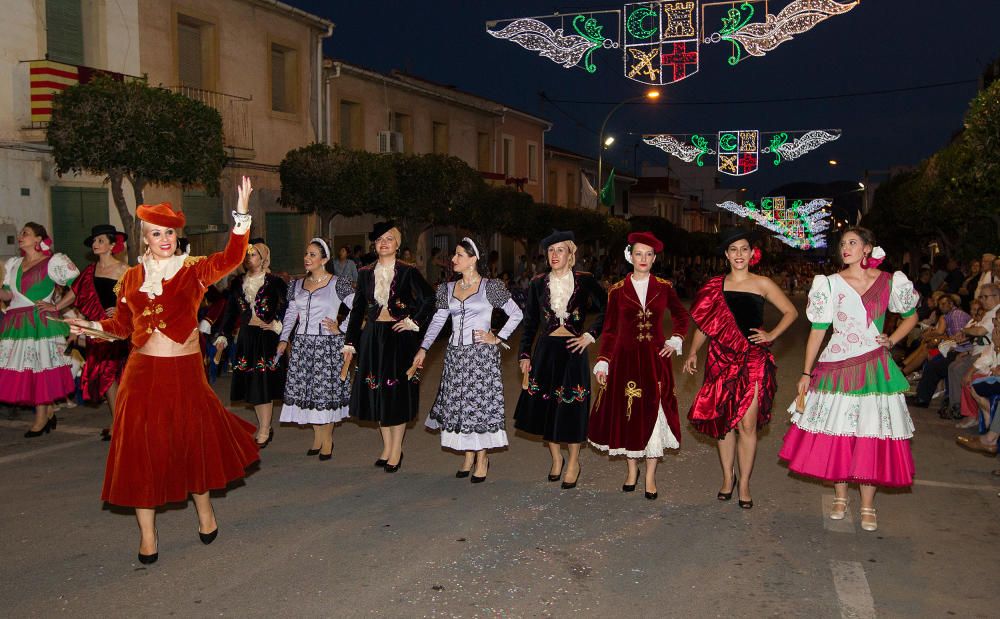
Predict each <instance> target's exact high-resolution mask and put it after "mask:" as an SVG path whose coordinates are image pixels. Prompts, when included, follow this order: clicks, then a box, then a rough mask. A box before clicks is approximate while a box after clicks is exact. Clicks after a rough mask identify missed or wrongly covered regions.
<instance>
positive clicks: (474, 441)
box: [424, 417, 509, 451]
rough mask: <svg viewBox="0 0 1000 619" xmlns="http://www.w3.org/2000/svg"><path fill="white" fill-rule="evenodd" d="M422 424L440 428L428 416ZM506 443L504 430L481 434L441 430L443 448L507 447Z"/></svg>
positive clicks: (433, 428) (464, 449)
mask: <svg viewBox="0 0 1000 619" xmlns="http://www.w3.org/2000/svg"><path fill="white" fill-rule="evenodd" d="M424 425H425V426H426V427H427V428H428V429H431V430H440V429H441V424H439V423H438V422H437V421H435V420H433V419H431V418H430V417H428V418H427V421H425V422H424ZM508 444H509V443H508V442H507V432H506V430H497V431H496V432H484V433H483V434H476V433H475V432H470V433H468V434H463V433H461V432H446V431H443V430H442V431H441V446H442V447H444V448H445V449H453V450H455V451H479V450H481V449H501V448H503V447H507V445H508Z"/></svg>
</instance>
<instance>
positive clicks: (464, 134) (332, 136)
mask: <svg viewBox="0 0 1000 619" xmlns="http://www.w3.org/2000/svg"><path fill="white" fill-rule="evenodd" d="M325 83H326V91H325V97H326V98H327V100H328V104H327V109H328V110H329V114H330V116H329V118H330V120H329V122H328V123H327V125H326V127H327V133H326V135H325V136H324V137H325V141H326V142H327V143H329V144H339V145H341V146H343V147H345V148H351V149H355V150H366V151H369V152H374V153H393V152H396V153H404V154H425V153H439V154H446V155H451V156H454V157H458V158H459V159H462V160H463V161H464V162H465V163H467V164H468V165H469V166H471V167H472V168H474V169H476V170H478V171H479V172H480V173H481V174H483V176H484V178H486V179H487V181H488V182H490V183H493V184H498V185H512V186H514V187H516V188H517V189H519V190H522V191H525V192H526V193H528V194H530V195H531V196H532V198H534V199H535V200H536V201H539V202H541V201H543V196H544V195H545V188H544V184H545V180H544V174H543V161H542V153H543V151H544V148H545V133H546V132H547V131H548V130H549V129H550V128H551V123H549V122H548V121H546V120H544V119H541V118H538V117H535V116H533V115H531V114H527V113H525V112H521V111H519V110H515V109H513V108H510V107H508V106H505V105H503V104H501V103H498V102H495V101H491V100H489V99H485V98H482V97H478V96H476V95H472V94H469V93H466V92H462V91H460V90H458V89H456V88H453V87H450V86H445V85H441V84H437V83H434V82H431V81H427V80H424V79H421V78H418V77H414V76H411V75H406V74H404V73H400V72H391V73H388V74H384V73H379V72H377V71H373V70H371V69H367V68H364V67H361V66H358V65H354V64H349V63H346V62H340V61H332V60H330V61H327V64H326V80H325ZM334 198H335V197H334ZM374 221H375V218H374V217H372V216H361V217H350V218H347V217H335V218H334V219H333V220H332V222H331V229H330V230H328V231H325V232H326V234H327V236H329V237H331V238H332V239H333V241H334V243H335V244H336V245H337V246H342V245H348V246H351V247H353V246H355V245H361V246H362V247H364V248H366V249H367V246H368V240H367V237H366V235H367V233H368V231H369V230H370V229H371V227H372V224H373V223H374ZM455 237H456V234H455V231H454V230H452V229H443V228H438V229H430V230H427V231H425V232H424V233H423V234H421V235H420V238H417V239H404V240H403V245H404V247H406V248H408V249H410V250H411V252H412V254H413V259H414V261H415V262H416V263H417V265H418V266H420V267H422V268H424V269H426V268H428V266H429V260H430V254H431V250H432V248H434V247H437V248H439V249H440V250H441V251H442V252H444V253H445V255H450V252H451V251H452V249H453V248H454V244H455V242H456V241H457V239H456V238H455ZM489 241H490V250H492V251H496V252H497V253H498V257H499V262H500V267H501V268H504V265H507V266H509V265H513V261H514V259H515V258H516V256H517V255H519V253H523V248H521V247H519V245H518V244H517V243H515V242H514V241H512V240H510V239H505V238H503V237H501V236H500V235H493V237H492V238H491V239H489Z"/></svg>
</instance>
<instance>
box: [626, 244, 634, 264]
mask: <svg viewBox="0 0 1000 619" xmlns="http://www.w3.org/2000/svg"><path fill="white" fill-rule="evenodd" d="M625 262H627V263H629V264H635V263H634V262H632V246H631V245H626V246H625Z"/></svg>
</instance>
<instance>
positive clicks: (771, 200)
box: [717, 196, 833, 250]
mask: <svg viewBox="0 0 1000 619" xmlns="http://www.w3.org/2000/svg"><path fill="white" fill-rule="evenodd" d="M717 206H718V207H719V208H721V209H725V210H727V211H729V212H730V213H733V214H734V215H737V216H739V217H743V218H745V219H749V220H751V221H753V222H756V223H757V224H758V225H760V226H761V227H763V228H766V229H767V230H770V231H771V232H773V233H774V236H775V238H777V239H778V240H779V241H781V242H782V243H784V244H785V245H788V246H790V247H794V248H796V249H802V250H809V249H816V248H821V247H826V234H825V231H826V230H828V229H829V227H830V211H829V207H831V206H833V203H832V202H830V201H829V200H826V199H823V198H816V199H814V200H810V201H809V202H805V201H804V200H794V201H792V202H791V204H789V203H788V200H787V199H786V198H785V197H784V196H774V197H766V198H761V200H760V206H758V205H757V204H756V203H754V202H753V201H750V200H747V201H746V202H744V203H743V204H739V203H736V202H733V201H731V200H727V201H725V202H723V203H721V204H718V205H717Z"/></svg>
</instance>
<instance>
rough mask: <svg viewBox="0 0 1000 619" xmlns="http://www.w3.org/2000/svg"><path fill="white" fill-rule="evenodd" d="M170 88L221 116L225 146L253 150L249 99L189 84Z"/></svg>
mask: <svg viewBox="0 0 1000 619" xmlns="http://www.w3.org/2000/svg"><path fill="white" fill-rule="evenodd" d="M170 90H172V91H173V92H176V93H178V94H182V95H184V96H185V97H188V98H189V99H194V100H195V101H200V102H202V103H204V104H205V105H207V106H208V107H210V108H213V109H215V110H216V111H217V112H219V115H220V116H222V136H223V140H224V141H225V144H226V146H227V147H229V148H238V149H242V150H253V120H252V118H251V116H250V101H251V99H248V98H246V97H237V96H235V95H227V94H224V93H221V92H215V91H213V90H205V89H203V88H192V87H191V86H173V87H171V88H170Z"/></svg>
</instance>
